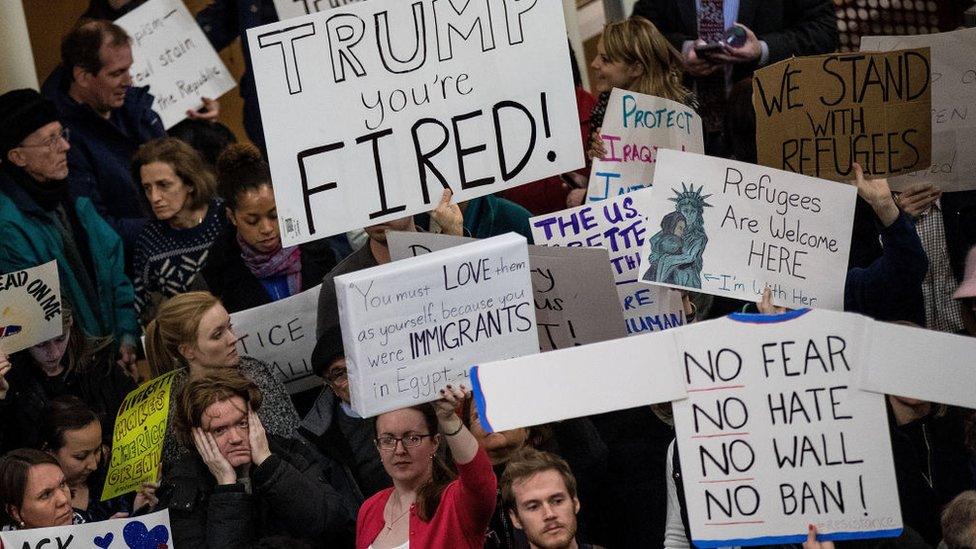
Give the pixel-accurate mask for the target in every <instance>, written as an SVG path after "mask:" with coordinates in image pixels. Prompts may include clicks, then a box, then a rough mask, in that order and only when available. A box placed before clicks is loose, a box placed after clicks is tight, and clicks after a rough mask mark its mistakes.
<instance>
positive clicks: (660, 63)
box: [603, 17, 691, 103]
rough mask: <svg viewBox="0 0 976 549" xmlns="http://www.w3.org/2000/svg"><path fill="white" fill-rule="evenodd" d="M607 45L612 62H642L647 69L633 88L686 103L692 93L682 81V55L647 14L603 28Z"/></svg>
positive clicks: (634, 63) (608, 57) (631, 88)
mask: <svg viewBox="0 0 976 549" xmlns="http://www.w3.org/2000/svg"><path fill="white" fill-rule="evenodd" d="M603 47H604V49H605V50H606V56H607V59H608V60H609V61H610V62H611V63H615V62H617V61H620V62H623V63H626V64H628V65H639V66H640V67H641V68H642V69H643V71H642V74H641V75H640V76H638V77H637V79H636V80H635V81H634V83H633V84H632V85H631V86H630V91H635V92H638V93H644V94H647V95H656V96H658V97H663V98H665V99H670V100H672V101H678V102H681V103H686V102H687V101H688V100H689V96H690V95H691V93H690V92H689V91H688V88H686V87H685V86H684V84H682V83H681V79H682V77H683V75H684V73H683V70H682V68H681V67H682V65H681V54H680V53H678V50H676V49H675V48H674V46H672V45H671V43H670V42H668V40H667V38H665V37H664V35H662V34H661V32H660V31H658V30H657V27H655V26H654V23H651V22H650V21H648V20H647V19H644V18H643V17H631V18H630V19H625V20H623V21H617V22H616V23H610V24H608V25H607V26H606V27H604V29H603Z"/></svg>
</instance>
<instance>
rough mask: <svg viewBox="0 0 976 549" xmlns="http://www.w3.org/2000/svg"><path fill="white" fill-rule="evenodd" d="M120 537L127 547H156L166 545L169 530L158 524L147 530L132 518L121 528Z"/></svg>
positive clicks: (134, 548)
mask: <svg viewBox="0 0 976 549" xmlns="http://www.w3.org/2000/svg"><path fill="white" fill-rule="evenodd" d="M122 538H124V539H125V544H126V545H128V546H129V549H158V548H159V547H160V546H163V547H166V542H168V541H169V530H167V529H166V527H165V526H163V525H162V524H160V525H159V526H157V527H155V528H153V529H152V530H147V529H146V525H145V524H143V523H142V522H141V521H138V520H134V521H132V522H130V523H129V524H126V525H125V528H123V529H122Z"/></svg>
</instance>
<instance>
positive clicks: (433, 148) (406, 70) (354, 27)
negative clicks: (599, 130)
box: [247, 0, 583, 246]
mask: <svg viewBox="0 0 976 549" xmlns="http://www.w3.org/2000/svg"><path fill="white" fill-rule="evenodd" d="M247 37H248V40H249V44H250V55H251V63H252V66H253V67H254V77H255V81H256V83H257V89H258V97H259V99H260V102H261V119H262V122H263V124H264V133H265V139H266V141H267V144H268V159H269V161H270V164H271V175H272V179H273V180H274V182H275V186H274V188H275V199H276V203H277V206H278V215H279V217H280V219H281V229H282V230H281V234H282V239H283V242H284V245H285V246H292V245H295V244H300V243H302V242H307V241H310V240H316V239H320V238H324V237H326V236H329V235H333V234H337V233H341V232H345V231H348V230H351V229H359V228H362V227H365V226H369V225H374V224H377V223H382V222H384V221H390V220H393V219H398V218H402V217H404V216H408V215H412V214H416V213H420V212H423V211H428V210H430V209H431V208H432V207H433V205H434V204H436V203H437V201H438V200H439V198H440V196H441V193H442V191H443V189H444V188H446V187H450V188H452V189H453V190H454V199H455V200H456V201H458V202H463V201H465V200H469V199H472V198H475V197H478V196H483V195H486V194H490V193H494V192H497V191H501V190H503V189H507V188H510V187H514V186H516V185H521V184H523V183H528V182H530V181H536V180H538V179H542V178H544V177H548V176H551V175H554V174H559V173H565V172H568V171H572V170H575V169H577V168H580V167H581V166H583V146H582V140H581V139H580V138H579V131H580V130H579V120H578V115H577V110H576V95H575V92H574V87H573V79H572V73H571V70H570V59H569V49H568V48H567V46H566V27H565V25H564V22H563V11H562V5H561V4H560V3H559V2H538V1H527V0H497V1H495V2H484V1H481V2H470V1H468V2H457V1H450V2H444V1H435V0H418V1H416V2H401V1H399V0H370V1H369V2H358V3H355V4H350V5H348V6H344V7H341V8H336V9H334V10H330V11H327V12H323V13H316V14H313V15H307V16H305V17H301V18H297V19H290V20H288V21H282V22H279V23H274V24H270V25H265V26H262V27H257V28H253V29H249V30H248V32H247Z"/></svg>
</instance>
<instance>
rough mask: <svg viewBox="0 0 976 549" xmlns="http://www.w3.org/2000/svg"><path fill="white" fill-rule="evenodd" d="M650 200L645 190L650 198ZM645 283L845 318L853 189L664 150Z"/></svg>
mask: <svg viewBox="0 0 976 549" xmlns="http://www.w3.org/2000/svg"><path fill="white" fill-rule="evenodd" d="M642 192H645V191H642ZM646 192H650V197H651V200H650V205H649V207H648V217H649V219H648V227H649V228H648V231H647V232H648V235H647V238H646V240H645V242H644V248H643V252H642V256H641V257H642V259H643V261H642V263H641V271H640V273H641V282H648V283H651V284H658V285H664V286H670V287H673V288H682V289H688V290H693V291H697V292H705V293H709V294H714V295H721V296H727V297H732V298H736V299H742V300H745V301H756V300H757V299H758V298H759V296H762V293H763V289H764V288H765V287H766V286H767V285H769V286H770V287H771V288H772V291H773V302H774V303H776V304H777V305H782V306H785V307H790V308H797V307H820V308H826V309H835V310H842V309H843V306H844V284H845V282H846V280H847V262H848V253H849V251H850V247H851V233H852V229H853V224H854V201H855V199H856V195H857V190H856V189H855V187H854V186H853V185H847V184H842V183H836V182H833V181H824V180H818V179H814V178H812V177H807V176H805V175H800V174H795V173H790V172H784V171H781V170H774V169H772V168H764V167H762V166H756V165H755V164H747V163H745V162H736V161H733V160H725V159H722V158H713V157H709V156H702V155H698V154H691V153H683V152H679V151H672V150H662V151H659V154H658V166H657V171H656V173H655V177H654V186H653V187H651V189H649V191H646Z"/></svg>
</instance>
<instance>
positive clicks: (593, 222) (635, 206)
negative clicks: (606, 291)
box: [529, 189, 685, 335]
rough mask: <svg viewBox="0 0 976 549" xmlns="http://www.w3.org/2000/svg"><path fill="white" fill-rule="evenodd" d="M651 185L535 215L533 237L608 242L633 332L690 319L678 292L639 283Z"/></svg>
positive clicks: (580, 243) (560, 242)
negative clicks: (593, 202) (598, 200)
mask: <svg viewBox="0 0 976 549" xmlns="http://www.w3.org/2000/svg"><path fill="white" fill-rule="evenodd" d="M649 192H650V189H643V190H640V191H635V192H632V193H629V194H625V195H622V196H618V197H615V198H609V199H607V200H604V201H603V202H600V203H599V204H587V205H583V206H578V207H576V208H570V209H568V210H563V211H561V212H556V213H553V214H547V215H540V216H537V217H533V218H532V219H530V220H529V223H530V224H531V225H532V237H533V239H534V240H535V241H536V242H538V243H540V244H545V245H547V246H566V247H602V248H605V249H606V250H607V252H608V253H609V254H610V267H611V270H612V272H613V277H614V282H615V283H616V284H617V296H618V298H619V299H620V304H621V306H622V307H623V310H624V321H625V323H626V327H627V333H628V334H630V335H633V334H638V333H642V332H648V331H657V330H665V329H667V328H673V327H675V326H681V325H683V324H684V322H685V318H684V310H683V309H682V305H681V296H680V294H679V293H678V292H675V291H671V290H667V289H665V288H661V287H656V286H647V285H643V284H638V283H637V277H638V271H639V268H640V262H641V248H642V247H643V246H644V240H645V238H646V235H647V231H648V228H647V209H646V205H647V202H646V201H647V197H648V193H649Z"/></svg>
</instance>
